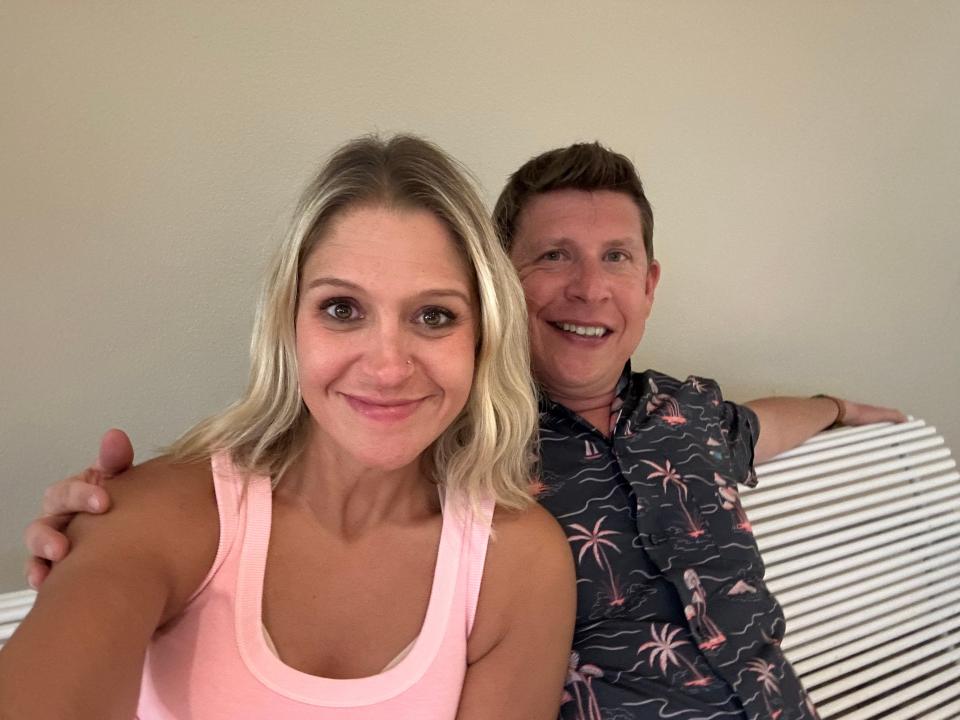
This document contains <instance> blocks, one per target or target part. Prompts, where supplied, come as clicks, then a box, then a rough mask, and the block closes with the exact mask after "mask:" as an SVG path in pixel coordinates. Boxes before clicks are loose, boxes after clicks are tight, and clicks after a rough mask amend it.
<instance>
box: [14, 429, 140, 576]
mask: <svg viewBox="0 0 960 720" xmlns="http://www.w3.org/2000/svg"><path fill="white" fill-rule="evenodd" d="M131 465H133V445H132V444H131V443H130V438H129V437H127V434H126V433H125V432H123V431H122V430H116V429H113V430H108V431H107V432H106V433H104V435H103V437H102V438H101V439H100V451H99V453H98V455H97V460H96V462H95V463H94V464H93V466H91V467H89V468H87V469H86V470H84V471H83V472H81V473H79V474H77V475H72V476H70V477H68V478H65V479H64V480H61V481H59V482H57V483H54V484H53V485H51V486H50V487H48V488H47V490H46V492H44V494H43V503H42V506H41V511H40V512H41V514H40V516H39V517H37V518H36V519H35V520H34V521H33V522H31V523H30V524H29V525H28V526H27V529H26V530H25V531H24V534H23V541H24V544H25V545H26V546H27V551H28V552H29V553H30V555H31V557H30V558H29V559H28V560H27V564H26V569H25V575H26V578H27V582H28V583H29V584H30V587H32V588H34V589H36V588H39V587H40V585H41V584H42V583H43V581H44V580H46V578H47V575H48V574H49V573H50V567H51V565H52V563H55V562H59V561H60V560H62V559H63V558H64V557H66V555H67V553H68V552H70V541H69V540H68V539H67V536H66V535H65V534H64V530H65V529H66V527H67V526H68V525H69V524H70V521H71V520H73V518H74V516H75V515H76V514H77V513H81V512H84V513H95V514H99V513H103V512H106V511H107V510H108V509H109V508H110V496H109V494H108V493H107V491H106V489H104V487H103V484H104V481H105V480H107V479H108V478H111V477H113V476H115V475H119V474H120V473H122V472H124V471H125V470H127V469H129V468H130V466H131Z"/></svg>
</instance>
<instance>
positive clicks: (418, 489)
mask: <svg viewBox="0 0 960 720" xmlns="http://www.w3.org/2000/svg"><path fill="white" fill-rule="evenodd" d="M422 465H423V463H422V462H421V460H420V459H418V460H416V461H414V462H413V463H411V464H409V465H407V466H404V467H402V468H396V469H383V468H370V467H362V466H360V465H358V464H357V463H356V462H352V461H351V459H350V458H338V457H332V454H331V453H329V452H326V451H325V449H324V448H323V447H320V446H319V445H318V444H317V443H308V445H307V447H306V448H305V449H304V451H303V453H302V454H301V455H300V457H299V458H298V459H297V460H296V461H295V462H294V463H293V465H292V466H291V467H290V469H289V470H288V471H287V472H286V473H284V476H283V477H282V478H281V480H280V482H279V483H278V485H277V489H276V490H275V491H274V495H275V497H276V498H277V500H279V501H281V502H288V503H291V504H294V505H297V506H299V507H301V508H303V509H304V510H306V511H308V512H309V513H310V514H311V515H312V516H313V517H314V518H315V519H316V521H317V522H318V523H320V524H321V525H323V526H324V527H327V528H328V529H329V530H330V531H331V532H334V533H337V534H340V535H343V536H344V537H356V536H358V535H362V534H364V533H365V532H366V531H367V530H369V529H372V528H374V527H376V526H377V525H379V524H381V523H384V522H400V523H403V522H407V521H413V520H416V519H421V518H423V517H426V516H427V515H432V514H435V513H436V512H437V511H438V510H439V500H438V497H437V492H436V489H435V486H434V485H433V483H431V482H430V481H429V479H428V477H429V476H428V473H427V472H425V470H424V468H423V466H422Z"/></svg>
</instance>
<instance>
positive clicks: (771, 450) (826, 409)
mask: <svg viewBox="0 0 960 720" xmlns="http://www.w3.org/2000/svg"><path fill="white" fill-rule="evenodd" d="M841 402H842V401H841ZM746 405H747V407H749V408H750V409H751V410H753V411H754V412H755V413H756V414H757V418H758V419H759V421H760V438H759V439H758V440H757V445H756V447H755V448H754V462H757V463H761V462H765V461H766V460H769V459H770V458H772V457H775V456H777V455H779V454H780V453H782V452H785V451H787V450H789V449H790V448H793V447H796V446H797V445H799V444H800V443H802V442H803V441H804V440H807V439H808V438H811V437H813V436H814V435H816V434H817V433H818V432H820V431H821V430H824V429H825V428H828V427H830V426H831V425H832V424H833V423H834V421H836V420H837V417H838V416H839V408H838V406H837V403H836V402H834V401H833V400H832V399H831V398H828V397H816V398H800V397H768V398H760V399H758V400H751V401H750V402H748V403H746Z"/></svg>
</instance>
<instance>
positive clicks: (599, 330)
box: [554, 323, 607, 337]
mask: <svg viewBox="0 0 960 720" xmlns="http://www.w3.org/2000/svg"><path fill="white" fill-rule="evenodd" d="M554 326H555V327H558V328H560V329H561V330H563V331H564V332H568V333H576V334H577V335H585V336H586V337H603V336H604V335H606V334H607V329H606V328H605V327H601V326H595V325H573V324H571V323H554Z"/></svg>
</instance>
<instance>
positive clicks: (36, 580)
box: [23, 558, 50, 590]
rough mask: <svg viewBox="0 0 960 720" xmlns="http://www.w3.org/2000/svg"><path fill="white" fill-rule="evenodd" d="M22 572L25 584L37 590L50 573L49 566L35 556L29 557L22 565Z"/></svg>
mask: <svg viewBox="0 0 960 720" xmlns="http://www.w3.org/2000/svg"><path fill="white" fill-rule="evenodd" d="M23 574H24V575H25V576H26V578H27V584H28V585H29V586H30V587H32V588H33V589H34V590H39V589H40V586H41V585H42V584H43V581H44V580H46V579H47V575H49V574H50V566H49V565H48V564H47V563H45V562H43V561H42V560H39V559H37V558H29V559H28V560H27V564H26V566H25V567H24V571H23Z"/></svg>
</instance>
